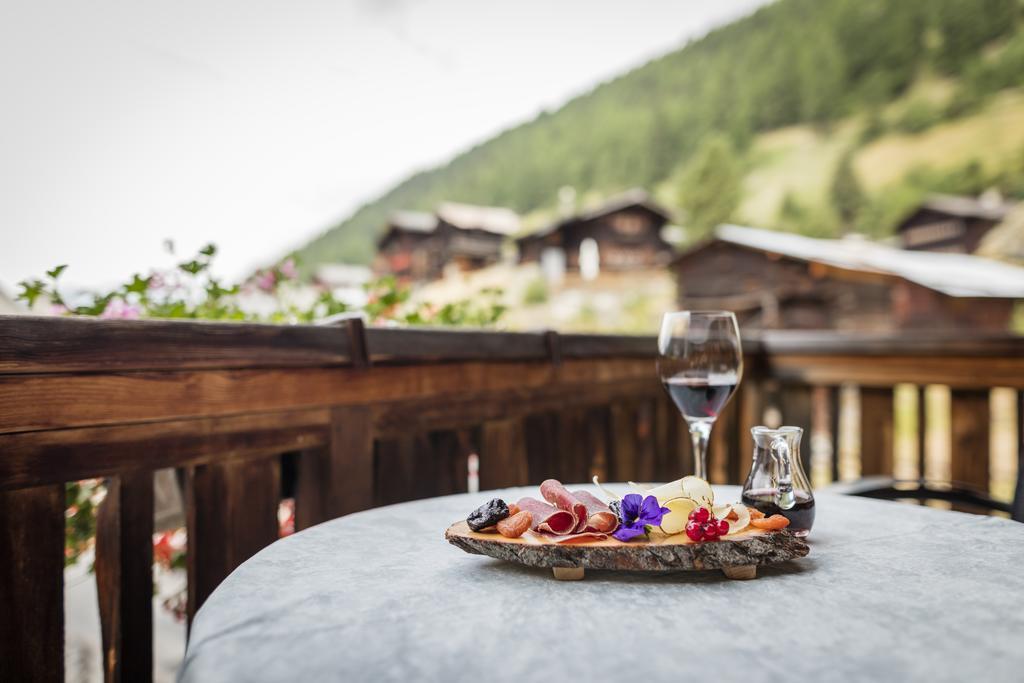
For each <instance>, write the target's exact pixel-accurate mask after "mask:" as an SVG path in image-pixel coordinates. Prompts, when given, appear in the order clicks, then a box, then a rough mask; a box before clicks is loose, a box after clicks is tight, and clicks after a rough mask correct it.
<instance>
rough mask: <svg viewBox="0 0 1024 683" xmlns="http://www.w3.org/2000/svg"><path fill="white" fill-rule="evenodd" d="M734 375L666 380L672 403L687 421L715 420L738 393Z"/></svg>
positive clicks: (676, 377)
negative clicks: (730, 398)
mask: <svg viewBox="0 0 1024 683" xmlns="http://www.w3.org/2000/svg"><path fill="white" fill-rule="evenodd" d="M738 381H739V378H737V377H736V375H735V374H734V373H730V374H728V375H719V376H714V375H712V376H710V377H686V376H684V375H676V376H674V377H669V378H668V379H666V380H664V384H665V389H667V390H668V394H669V396H671V397H672V401H673V402H674V403H675V404H676V407H677V408H679V412H681V413H682V414H683V416H684V417H685V418H686V419H687V420H714V419H715V418H717V417H718V414H719V413H720V412H721V411H722V408H724V407H725V404H726V403H728V402H729V397H730V396H732V393H733V392H734V391H736V384H737V383H738Z"/></svg>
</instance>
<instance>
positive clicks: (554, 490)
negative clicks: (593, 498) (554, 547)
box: [540, 479, 587, 533]
mask: <svg viewBox="0 0 1024 683" xmlns="http://www.w3.org/2000/svg"><path fill="white" fill-rule="evenodd" d="M540 495H541V496H543V497H544V500H546V501H547V502H549V503H551V504H552V505H554V506H555V507H556V508H558V509H559V510H565V511H567V512H570V513H572V516H573V518H574V519H575V522H576V524H575V527H574V528H573V532H574V533H582V532H583V531H584V530H586V528H587V506H586V505H585V504H584V503H582V502H581V501H579V500H577V499H576V497H575V496H574V495H573V494H571V493H569V489H567V488H565V487H564V486H562V482H560V481H558V480H557V479H547V480H545V481H544V482H542V483H541V485H540Z"/></svg>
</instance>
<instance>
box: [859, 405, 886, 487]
mask: <svg viewBox="0 0 1024 683" xmlns="http://www.w3.org/2000/svg"><path fill="white" fill-rule="evenodd" d="M892 449H893V400H892V389H891V388H882V389H877V388H874V387H870V388H869V387H861V389H860V474H861V476H862V477H866V476H871V475H883V476H886V477H891V476H892V475H893V456H892Z"/></svg>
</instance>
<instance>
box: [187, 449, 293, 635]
mask: <svg viewBox="0 0 1024 683" xmlns="http://www.w3.org/2000/svg"><path fill="white" fill-rule="evenodd" d="M185 499H186V522H187V525H188V560H187V562H188V619H189V623H190V624H191V622H192V619H193V617H194V616H195V613H196V611H198V609H199V608H200V607H201V606H202V604H203V602H205V601H206V598H208V597H209V596H210V594H211V593H212V592H213V590H214V589H215V588H216V587H217V586H218V585H219V584H220V582H221V581H223V580H224V579H225V578H226V577H227V575H228V574H230V573H231V572H232V571H234V569H235V568H236V567H238V565H240V564H242V563H243V562H245V561H246V560H247V559H249V558H250V557H252V556H253V555H254V554H256V553H257V552H259V551H260V550H261V549H263V548H264V547H265V546H268V545H270V544H271V543H273V542H274V541H275V540H277V537H278V522H277V509H278V506H279V504H280V501H281V460H280V457H277V456H270V457H268V456H263V457H258V458H257V457H254V458H247V459H243V460H237V461H228V462H224V463H209V464H205V465H196V466H195V467H190V468H188V470H186V478H185Z"/></svg>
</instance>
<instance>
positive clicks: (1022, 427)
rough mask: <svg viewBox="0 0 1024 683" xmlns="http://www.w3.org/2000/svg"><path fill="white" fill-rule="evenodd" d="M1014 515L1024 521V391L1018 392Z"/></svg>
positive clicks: (1019, 520) (1016, 518)
mask: <svg viewBox="0 0 1024 683" xmlns="http://www.w3.org/2000/svg"><path fill="white" fill-rule="evenodd" d="M1012 517H1013V519H1015V520H1017V521H1018V522H1024V391H1018V392H1017V488H1016V492H1015V494H1014V496H1013V514H1012Z"/></svg>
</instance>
